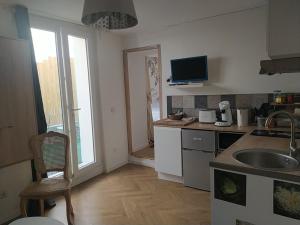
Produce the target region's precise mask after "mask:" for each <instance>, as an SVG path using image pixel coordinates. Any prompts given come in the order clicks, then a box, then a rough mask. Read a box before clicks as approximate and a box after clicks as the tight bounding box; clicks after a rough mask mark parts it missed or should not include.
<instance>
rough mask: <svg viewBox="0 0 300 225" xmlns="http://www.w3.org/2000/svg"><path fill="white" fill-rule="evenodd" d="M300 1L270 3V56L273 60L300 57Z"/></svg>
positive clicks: (289, 0) (280, 0)
mask: <svg viewBox="0 0 300 225" xmlns="http://www.w3.org/2000/svg"><path fill="white" fill-rule="evenodd" d="M299 12H300V1H299V0H284V1H282V0H272V1H270V2H269V43H268V44H269V56H270V57H271V58H272V59H276V58H286V57H299V56H300V13H299Z"/></svg>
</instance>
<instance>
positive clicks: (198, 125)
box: [154, 119, 256, 133]
mask: <svg viewBox="0 0 300 225" xmlns="http://www.w3.org/2000/svg"><path fill="white" fill-rule="evenodd" d="M164 120H165V119H162V120H159V121H157V122H154V126H158V127H176V128H182V129H195V130H211V131H220V132H237V133H250V132H252V131H253V130H254V129H256V126H246V127H238V126H237V125H232V126H230V127H217V126H215V125H214V124H206V123H199V122H193V123H191V124H188V125H185V126H184V125H170V124H161V123H162V122H163V121H164Z"/></svg>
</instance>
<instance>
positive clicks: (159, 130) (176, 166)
mask: <svg viewBox="0 0 300 225" xmlns="http://www.w3.org/2000/svg"><path fill="white" fill-rule="evenodd" d="M154 151H155V170H156V171H158V172H162V173H166V174H171V175H175V176H182V156H181V129H180V128H169V127H154Z"/></svg>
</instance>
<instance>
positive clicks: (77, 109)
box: [71, 108, 81, 111]
mask: <svg viewBox="0 0 300 225" xmlns="http://www.w3.org/2000/svg"><path fill="white" fill-rule="evenodd" d="M71 110H72V111H80V110H81V108H74V109H71Z"/></svg>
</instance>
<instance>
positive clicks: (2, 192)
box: [0, 191, 7, 199]
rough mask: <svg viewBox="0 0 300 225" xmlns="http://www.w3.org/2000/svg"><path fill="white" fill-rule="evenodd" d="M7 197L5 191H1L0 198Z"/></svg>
mask: <svg viewBox="0 0 300 225" xmlns="http://www.w3.org/2000/svg"><path fill="white" fill-rule="evenodd" d="M5 198H7V194H6V192H5V191H0V199H5Z"/></svg>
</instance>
